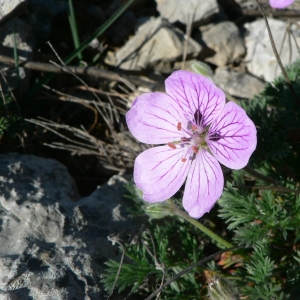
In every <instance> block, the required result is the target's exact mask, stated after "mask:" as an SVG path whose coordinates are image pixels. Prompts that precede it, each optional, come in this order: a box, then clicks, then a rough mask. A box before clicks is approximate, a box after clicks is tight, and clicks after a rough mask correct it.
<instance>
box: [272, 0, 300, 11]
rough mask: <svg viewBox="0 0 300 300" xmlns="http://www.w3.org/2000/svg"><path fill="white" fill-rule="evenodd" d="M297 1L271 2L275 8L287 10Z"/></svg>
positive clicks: (275, 0) (281, 0)
mask: <svg viewBox="0 0 300 300" xmlns="http://www.w3.org/2000/svg"><path fill="white" fill-rule="evenodd" d="M294 1H295V0H269V2H270V6H271V7H273V8H279V9H280V8H285V7H287V6H289V5H291V4H292V3H293V2H294Z"/></svg>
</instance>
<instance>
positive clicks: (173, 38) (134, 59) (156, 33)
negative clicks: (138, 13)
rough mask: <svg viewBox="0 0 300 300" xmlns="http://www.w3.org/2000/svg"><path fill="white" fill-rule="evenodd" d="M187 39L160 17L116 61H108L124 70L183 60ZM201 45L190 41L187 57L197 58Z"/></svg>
mask: <svg viewBox="0 0 300 300" xmlns="http://www.w3.org/2000/svg"><path fill="white" fill-rule="evenodd" d="M185 42H186V36H185V35H184V33H183V32H182V31H180V30H179V29H177V28H175V27H173V26H172V25H170V24H169V23H168V22H166V21H164V20H162V19H160V18H157V19H150V20H148V21H147V22H145V23H144V24H142V25H141V26H140V27H139V28H138V30H137V32H136V34H135V35H134V36H133V37H132V38H131V39H130V40H129V41H128V42H127V43H126V44H125V45H124V46H123V47H122V48H121V49H119V50H118V51H117V52H116V57H115V61H114V62H112V61H111V62H110V61H106V62H107V63H110V64H114V65H115V66H117V67H119V68H121V69H124V70H135V71H139V70H143V69H145V68H148V67H150V66H151V67H154V68H155V67H156V65H158V63H160V62H173V61H175V60H177V59H179V58H182V55H183V51H184V47H185ZM200 51H201V46H200V45H199V44H198V43H197V42H195V41H194V40H193V39H191V38H190V39H188V43H187V55H188V56H197V55H198V54H199V52H200Z"/></svg>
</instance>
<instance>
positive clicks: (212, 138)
mask: <svg viewBox="0 0 300 300" xmlns="http://www.w3.org/2000/svg"><path fill="white" fill-rule="evenodd" d="M220 138H221V136H220V135H219V134H218V133H213V134H211V135H210V136H209V139H210V140H211V141H215V142H216V141H218V140H219V139H220Z"/></svg>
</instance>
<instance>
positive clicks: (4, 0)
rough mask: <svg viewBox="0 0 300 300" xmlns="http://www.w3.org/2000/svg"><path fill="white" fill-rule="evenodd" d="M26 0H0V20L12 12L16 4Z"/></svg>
mask: <svg viewBox="0 0 300 300" xmlns="http://www.w3.org/2000/svg"><path fill="white" fill-rule="evenodd" d="M25 2H27V0H1V1H0V21H1V20H2V19H4V18H5V17H6V16H7V15H9V14H10V13H12V12H13V11H14V10H15V9H17V7H18V6H20V5H22V4H23V3H25Z"/></svg>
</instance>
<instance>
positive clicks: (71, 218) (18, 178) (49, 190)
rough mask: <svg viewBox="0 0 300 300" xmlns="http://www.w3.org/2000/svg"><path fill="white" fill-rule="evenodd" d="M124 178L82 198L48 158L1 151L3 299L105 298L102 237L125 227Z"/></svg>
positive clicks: (106, 248) (109, 254) (108, 251)
mask: <svg viewBox="0 0 300 300" xmlns="http://www.w3.org/2000/svg"><path fill="white" fill-rule="evenodd" d="M125 182H126V179H125V178H124V177H122V176H114V177H112V178H111V179H110V180H109V182H108V183H107V184H104V185H103V186H101V187H99V188H98V189H97V190H96V191H95V192H94V193H93V194H92V195H90V196H89V197H85V198H82V199H79V196H78V193H77V190H76V187H75V185H74V180H73V179H72V178H71V177H70V175H69V173H68V171H67V169H66V168H65V167H64V166H63V165H61V164H60V163H58V162H57V161H54V160H51V159H44V158H38V157H35V156H30V155H19V154H8V155H0V244H1V247H0V253H1V255H0V299H20V300H27V299H28V300H29V299H33V300H53V299H55V300H60V299H64V300H68V299H74V300H77V299H78V300H81V299H82V300H83V299H84V300H85V299H91V300H93V299H97V300H99V299H102V294H103V291H101V285H100V277H101V273H102V272H103V271H104V266H103V262H105V261H107V260H108V259H109V258H113V259H118V254H117V253H115V251H113V250H114V248H113V246H112V245H111V243H110V242H109V241H108V240H107V236H108V235H109V234H112V233H116V232H120V231H123V230H124V229H126V228H130V226H132V224H131V223H130V222H129V221H128V220H127V218H126V213H125V206H124V200H123V194H124V187H123V186H124V183H125Z"/></svg>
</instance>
